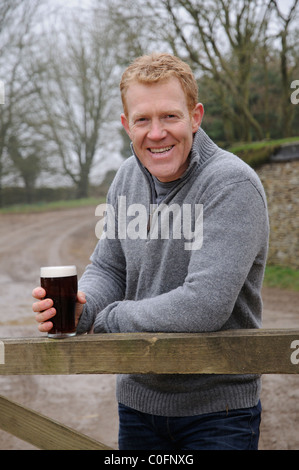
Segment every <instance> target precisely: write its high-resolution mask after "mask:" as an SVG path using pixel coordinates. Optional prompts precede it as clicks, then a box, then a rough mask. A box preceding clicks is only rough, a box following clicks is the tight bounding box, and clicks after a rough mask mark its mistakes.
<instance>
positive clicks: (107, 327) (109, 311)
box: [93, 301, 120, 333]
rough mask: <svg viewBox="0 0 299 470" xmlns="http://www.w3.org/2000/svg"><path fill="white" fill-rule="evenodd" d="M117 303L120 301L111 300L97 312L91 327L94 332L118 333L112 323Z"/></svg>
mask: <svg viewBox="0 0 299 470" xmlns="http://www.w3.org/2000/svg"><path fill="white" fill-rule="evenodd" d="M119 303H120V301H116V302H113V303H112V304H110V305H108V306H107V307H106V308H104V310H102V311H101V312H99V313H98V314H97V316H96V319H95V322H94V327H93V331H94V333H118V331H117V330H116V329H115V328H113V325H114V323H115V321H114V317H115V314H116V309H117V307H118V304H119Z"/></svg>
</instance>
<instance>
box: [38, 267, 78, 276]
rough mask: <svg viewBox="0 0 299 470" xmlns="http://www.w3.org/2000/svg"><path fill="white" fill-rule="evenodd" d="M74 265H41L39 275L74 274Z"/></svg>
mask: <svg viewBox="0 0 299 470" xmlns="http://www.w3.org/2000/svg"><path fill="white" fill-rule="evenodd" d="M76 274H77V269H76V266H43V267H42V268H40V277H67V276H76Z"/></svg>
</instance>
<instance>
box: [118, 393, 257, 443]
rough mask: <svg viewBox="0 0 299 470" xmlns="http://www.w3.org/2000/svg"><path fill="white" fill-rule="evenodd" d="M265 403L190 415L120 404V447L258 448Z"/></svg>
mask: <svg viewBox="0 0 299 470" xmlns="http://www.w3.org/2000/svg"><path fill="white" fill-rule="evenodd" d="M260 421H261V404H260V402H259V403H258V405H257V406H254V407H252V408H242V409H238V410H229V411H222V412H219V413H207V414H202V415H197V416H187V417H182V418H181V417H174V418H173V417H164V416H155V415H150V414H146V413H141V412H139V411H136V410H133V409H132V408H129V407H127V406H124V405H122V404H119V450H172V451H178V450H257V449H258V440H259V427H260Z"/></svg>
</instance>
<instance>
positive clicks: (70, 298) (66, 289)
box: [40, 266, 78, 338]
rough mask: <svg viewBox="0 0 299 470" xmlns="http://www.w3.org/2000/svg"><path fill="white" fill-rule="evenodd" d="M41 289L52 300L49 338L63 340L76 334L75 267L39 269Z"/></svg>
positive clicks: (76, 284)
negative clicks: (54, 312)
mask: <svg viewBox="0 0 299 470" xmlns="http://www.w3.org/2000/svg"><path fill="white" fill-rule="evenodd" d="M40 278H41V287H43V288H44V289H45V291H46V296H47V298H50V299H52V300H53V303H54V305H53V307H54V308H55V309H56V315H55V316H54V317H52V318H51V322H52V323H53V328H52V329H51V331H49V333H48V336H49V338H65V337H68V336H74V335H75V334H76V326H75V307H76V300H77V290H78V281H77V269H76V266H45V267H42V268H41V269H40Z"/></svg>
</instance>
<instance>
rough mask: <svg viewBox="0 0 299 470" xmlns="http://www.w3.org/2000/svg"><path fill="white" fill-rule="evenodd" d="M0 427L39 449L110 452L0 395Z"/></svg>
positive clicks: (91, 440)
mask: <svg viewBox="0 0 299 470" xmlns="http://www.w3.org/2000/svg"><path fill="white" fill-rule="evenodd" d="M0 428H1V429H3V430H4V431H6V432H9V433H10V434H13V435H14V436H16V437H18V438H19V439H22V440H23V441H26V442H29V443H30V444H32V445H34V446H35V447H37V448H38V449H42V450H111V448H110V447H107V446H105V445H104V444H102V443H101V442H98V441H96V440H94V439H92V438H90V437H88V436H86V435H84V434H81V433H79V432H77V431H74V430H73V429H71V428H68V427H67V426H64V425H63V424H61V423H57V422H56V421H54V420H52V419H50V418H47V417H45V416H43V415H41V414H40V413H37V412H36V411H33V410H30V409H29V408H26V407H24V406H22V405H19V404H18V403H15V402H13V401H12V400H9V399H8V398H6V397H3V396H0Z"/></svg>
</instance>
